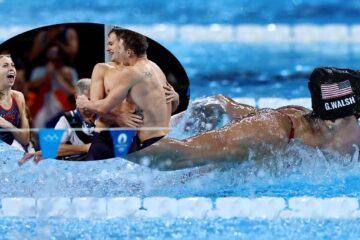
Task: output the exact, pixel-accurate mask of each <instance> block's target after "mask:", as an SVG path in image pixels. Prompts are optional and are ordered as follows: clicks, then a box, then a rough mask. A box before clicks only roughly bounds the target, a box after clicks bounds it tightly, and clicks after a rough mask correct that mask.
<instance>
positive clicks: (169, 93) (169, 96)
mask: <svg viewBox="0 0 360 240" xmlns="http://www.w3.org/2000/svg"><path fill="white" fill-rule="evenodd" d="M163 88H164V90H165V97H166V103H171V102H173V101H179V94H177V92H175V90H174V88H173V87H172V86H171V85H170V84H169V83H166V85H165V86H163Z"/></svg>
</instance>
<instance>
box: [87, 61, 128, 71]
mask: <svg viewBox="0 0 360 240" xmlns="http://www.w3.org/2000/svg"><path fill="white" fill-rule="evenodd" d="M121 67H122V66H118V65H116V64H115V63H113V62H103V63H97V64H96V65H95V66H94V71H97V72H105V71H107V70H116V69H119V68H121Z"/></svg>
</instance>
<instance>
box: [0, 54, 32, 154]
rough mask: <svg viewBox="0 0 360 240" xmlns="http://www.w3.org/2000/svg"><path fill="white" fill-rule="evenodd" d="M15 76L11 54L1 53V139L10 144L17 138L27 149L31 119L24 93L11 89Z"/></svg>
mask: <svg viewBox="0 0 360 240" xmlns="http://www.w3.org/2000/svg"><path fill="white" fill-rule="evenodd" d="M15 78H16V68H15V64H14V62H13V61H12V59H11V57H10V55H0V129H1V130H2V131H1V132H0V140H2V141H4V142H5V143H7V144H10V145H11V144H13V143H14V142H15V140H16V141H17V142H18V143H20V144H21V145H22V146H23V147H24V149H26V146H27V145H28V144H29V141H30V131H29V121H28V119H27V116H26V110H25V107H26V106H25V98H24V95H23V94H22V93H21V92H19V91H15V90H12V89H11V88H12V86H13V85H14V82H15ZM4 129H7V130H9V131H3V130H4ZM18 129H22V131H17V130H18Z"/></svg>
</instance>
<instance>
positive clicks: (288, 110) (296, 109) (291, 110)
mask: <svg viewBox="0 0 360 240" xmlns="http://www.w3.org/2000/svg"><path fill="white" fill-rule="evenodd" d="M276 110H277V111H279V112H282V113H285V114H295V113H299V114H308V113H311V110H310V109H308V108H306V107H303V106H298V105H288V106H283V107H280V108H277V109H276Z"/></svg>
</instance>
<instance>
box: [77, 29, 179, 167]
mask: <svg viewBox="0 0 360 240" xmlns="http://www.w3.org/2000/svg"><path fill="white" fill-rule="evenodd" d="M108 45H109V46H108V51H109V53H110V54H111V61H112V62H114V63H110V64H98V65H97V66H95V69H94V73H93V77H92V81H93V83H92V86H91V101H89V100H88V98H86V97H81V96H80V97H78V98H77V105H78V107H80V108H86V109H88V110H90V111H93V112H96V113H97V114H99V115H100V116H106V115H107V114H109V113H113V114H114V115H117V116H118V118H119V117H120V115H119V114H117V113H116V108H119V107H120V108H121V107H124V105H123V104H122V103H123V102H124V100H126V102H127V103H128V108H129V107H134V106H136V110H135V113H136V114H130V115H128V116H129V118H128V119H127V118H124V120H126V121H131V122H132V123H130V124H127V126H131V127H139V126H143V127H159V129H157V130H151V131H143V130H140V131H138V138H139V140H140V146H139V147H138V148H145V147H147V146H149V145H151V144H152V143H154V142H156V141H157V140H159V139H161V138H162V137H163V136H164V135H165V134H166V133H167V132H168V130H167V129H166V128H168V127H169V122H170V116H171V113H172V112H173V110H174V105H175V107H176V105H178V95H177V94H173V95H169V94H167V95H166V93H169V92H174V91H173V89H172V87H171V86H169V85H168V84H167V80H166V77H165V75H164V73H163V72H162V71H161V69H160V68H159V67H158V66H157V65H156V64H155V63H153V62H152V61H150V60H148V59H147V55H146V51H147V47H148V43H147V41H146V38H145V37H144V36H142V35H140V34H138V33H135V32H133V31H130V30H126V29H120V28H113V29H112V30H111V31H110V32H109V42H108ZM104 72H105V73H104ZM105 74H106V76H104V75H105ZM101 79H103V80H102V81H101ZM107 82H108V83H107ZM102 83H103V84H102ZM106 85H107V86H109V87H105V89H104V87H103V86H106ZM104 95H106V97H105V96H104ZM168 96H170V97H168ZM176 98H177V101H176ZM173 102H177V104H173ZM118 112H124V111H121V110H120V111H118ZM128 112H134V110H130V111H129V110H128ZM139 115H141V116H139ZM96 125H97V127H99V124H98V123H96ZM105 126H106V127H107V126H108V124H107V125H105ZM160 128H162V129H160ZM105 134H106V136H105ZM109 135H110V134H109V132H108V131H106V132H105V131H103V132H101V133H100V134H96V135H95V136H94V141H93V143H92V145H91V147H90V151H89V154H88V156H89V158H88V160H92V159H104V158H110V157H114V155H113V149H112V147H113V146H112V140H111V137H110V136H109ZM98 136H100V137H98ZM104 143H105V144H104ZM105 145H106V146H105ZM99 149H101V151H99ZM97 153H99V154H97Z"/></svg>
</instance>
